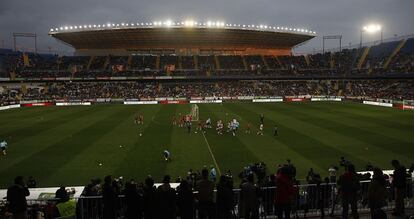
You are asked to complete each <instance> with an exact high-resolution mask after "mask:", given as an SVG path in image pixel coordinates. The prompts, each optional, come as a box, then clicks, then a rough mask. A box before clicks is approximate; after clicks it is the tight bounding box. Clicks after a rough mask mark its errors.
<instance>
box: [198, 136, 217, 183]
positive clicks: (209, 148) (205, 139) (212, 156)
mask: <svg viewBox="0 0 414 219" xmlns="http://www.w3.org/2000/svg"><path fill="white" fill-rule="evenodd" d="M201 133H202V134H203V137H204V141H205V142H206V145H207V148H208V151H209V152H210V155H211V158H213V162H214V165H215V166H216V167H217V172H218V173H219V175H220V176H221V171H220V167H219V165H218V164H217V161H216V158H215V157H214V154H213V151H211V147H210V144H209V143H208V141H207V138H206V136H205V135H204V132H203V131H201Z"/></svg>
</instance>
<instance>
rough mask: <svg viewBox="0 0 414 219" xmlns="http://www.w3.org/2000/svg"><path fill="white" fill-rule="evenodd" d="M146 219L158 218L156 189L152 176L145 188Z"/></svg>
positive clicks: (146, 181)
mask: <svg viewBox="0 0 414 219" xmlns="http://www.w3.org/2000/svg"><path fill="white" fill-rule="evenodd" d="M144 218H145V219H147V218H148V219H155V218H157V202H156V189H155V186H154V180H153V179H152V177H151V176H148V177H147V178H146V179H145V186H144Z"/></svg>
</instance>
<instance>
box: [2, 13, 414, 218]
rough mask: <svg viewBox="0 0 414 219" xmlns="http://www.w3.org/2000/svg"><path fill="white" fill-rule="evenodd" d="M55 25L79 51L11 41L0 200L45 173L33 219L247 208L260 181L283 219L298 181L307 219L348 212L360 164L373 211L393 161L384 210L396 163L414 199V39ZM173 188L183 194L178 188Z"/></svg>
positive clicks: (250, 29) (238, 213)
mask: <svg viewBox="0 0 414 219" xmlns="http://www.w3.org/2000/svg"><path fill="white" fill-rule="evenodd" d="M48 34H49V36H50V37H53V38H54V39H56V40H58V41H59V42H61V43H63V44H65V45H68V46H70V47H72V48H73V49H74V50H75V52H74V55H73V56H61V55H55V54H41V53H37V52H22V51H14V50H11V49H0V84H1V86H0V110H1V112H0V121H1V124H2V125H1V127H0V141H2V142H4V143H5V144H6V145H5V146H4V147H3V148H4V149H3V151H2V152H3V155H2V156H1V157H0V158H1V159H0V176H1V177H0V186H1V188H4V189H3V190H0V195H1V198H3V197H4V198H6V196H9V195H8V193H7V187H8V186H10V184H11V183H12V182H13V179H14V178H15V177H16V176H24V177H25V178H26V179H29V181H28V184H27V185H28V186H30V187H32V188H31V189H29V190H30V196H29V197H28V198H27V199H28V200H29V207H28V211H29V212H30V213H32V214H31V216H30V218H31V217H33V215H34V214H33V212H37V213H39V212H41V213H42V214H43V215H44V218H55V217H57V215H59V216H66V214H68V215H69V216H71V217H73V218H75V216H74V215H75V214H76V218H176V216H179V217H180V218H196V217H197V218H202V217H203V215H202V214H203V213H202V212H204V213H205V214H207V213H206V212H205V211H207V212H210V213H211V212H216V213H215V214H216V215H215V216H217V217H218V218H247V217H248V216H245V215H246V214H248V213H246V212H248V209H249V208H248V204H246V203H247V202H246V203H245V202H244V200H245V199H246V194H248V195H251V194H250V193H249V191H250V190H249V189H246V188H247V186H248V185H250V184H248V183H253V182H254V183H253V184H254V186H255V188H256V187H257V190H258V191H259V190H260V191H259V192H257V193H254V198H253V199H255V200H256V201H257V204H255V205H254V206H256V207H254V208H255V209H253V210H252V213H251V214H252V216H251V218H256V216H257V218H259V215H258V214H260V217H261V218H268V217H271V216H274V215H275V214H278V213H275V212H277V211H278V209H279V208H282V207H280V206H279V207H278V208H277V209H276V208H275V206H274V204H275V205H278V200H279V199H278V198H277V196H278V194H282V193H283V192H282V191H279V189H280V188H281V187H283V186H284V184H280V183H281V182H282V181H283V180H288V182H291V184H292V185H291V186H292V191H295V192H294V194H293V195H294V197H295V198H294V199H292V200H290V202H289V204H292V208H293V209H292V213H295V214H296V216H299V217H302V216H304V217H306V216H307V215H308V216H311V217H316V218H319V217H322V215H324V214H332V215H341V212H342V210H343V203H342V204H341V203H340V202H339V201H337V199H338V200H339V199H340V198H341V196H339V193H340V191H341V188H343V187H342V186H344V187H345V186H346V185H344V184H341V182H342V181H341V180H340V179H342V178H341V177H340V176H342V174H347V173H348V171H350V169H352V168H351V166H352V167H355V168H356V171H357V172H358V174H356V176H357V177H358V178H357V179H358V180H359V181H360V189H361V193H363V197H362V198H361V199H358V211H359V212H361V214H363V212H365V213H367V212H369V210H370V207H369V206H368V205H366V203H365V204H364V202H366V201H367V200H368V199H369V197H368V193H369V191H368V186H369V184H370V183H372V182H371V175H372V174H374V178H375V176H377V175H376V174H377V172H378V171H377V172H376V170H377V169H378V168H379V169H381V170H382V171H383V172H384V174H385V175H386V176H384V178H385V177H389V178H386V179H387V182H388V180H389V179H390V178H391V179H394V184H392V180H391V181H390V182H389V184H387V187H386V188H384V189H387V192H388V193H392V195H391V196H390V197H388V199H387V200H388V202H387V204H386V205H384V206H381V207H382V208H383V209H384V211H388V212H391V210H392V209H393V208H394V207H397V206H398V198H397V196H398V195H397V193H395V194H394V187H395V184H396V182H397V180H396V179H397V176H396V175H395V174H396V172H395V171H394V169H398V168H400V167H402V165H401V166H396V165H394V162H393V165H391V160H398V161H399V163H401V164H404V166H405V167H406V168H405V167H404V168H403V171H404V173H405V175H404V176H403V178H404V180H403V181H404V182H405V181H406V182H405V183H404V185H403V187H404V188H403V190H404V194H403V196H404V198H405V203H403V204H404V205H405V206H406V207H407V209H412V208H413V205H412V197H413V196H412V186H413V183H412V176H411V174H412V173H413V168H414V166H413V165H414V164H413V157H414V149H413V147H412V146H413V145H414V136H413V135H412V132H413V130H414V112H413V110H414V37H413V36H403V37H399V38H391V39H386V40H384V41H382V42H376V43H373V44H369V45H361V46H360V47H354V48H351V47H350V48H343V49H340V50H339V51H329V52H320V53H313V54H312V53H310V54H306V55H293V53H292V49H293V48H295V47H297V46H300V45H303V44H305V43H307V42H308V41H310V40H312V39H313V38H315V37H317V36H318V34H317V33H316V32H315V31H313V30H307V29H304V28H296V27H282V26H267V25H260V24H259V25H251V24H230V23H224V22H220V21H215V22H213V21H206V22H196V21H193V20H187V21H182V22H181V21H171V20H167V21H153V22H135V23H120V24H116V23H105V24H93V25H73V26H62V27H53V28H51V29H50V31H49V33H48ZM399 170H401V168H400V169H399ZM393 171H394V172H393ZM381 173H382V172H381ZM205 174H207V175H206V176H205ZM107 175H111V176H112V178H111V177H109V178H108V177H105V176H107ZM104 177H105V179H104ZM204 177H205V178H204ZM283 177H285V178H286V179H285V178H283ZM275 178H276V180H275ZM101 179H104V181H102V180H101ZM203 180H205V181H209V182H212V183H213V182H214V185H213V187H214V196H215V198H214V201H213V200H207V201H206V200H204V199H203V196H201V195H199V193H202V192H204V191H202V189H200V188H199V186H200V185H201V183H200V184H198V182H199V181H203ZM251 180H253V181H251ZM151 181H152V182H155V183H156V185H157V186H159V188H158V189H155V188H153V187H152V186H151ZM373 181H374V179H373ZM170 182H171V186H172V188H174V189H172V190H173V192H172V194H171V193H168V192H171V191H170V190H168V189H167V190H168V191H163V190H164V189H165V188H166V187H165V186H166V185H167V184H168V186H167V188H169V189H171V188H170V187H169V186H170ZM173 182H174V183H173ZM158 183H159V184H158ZM229 184H231V185H229ZM253 184H252V185H253ZM239 185H240V186H239ZM252 185H251V186H252ZM358 185H359V183H358ZM148 186H149V187H148ZM177 186H178V188H177ZM185 186H186V187H187V188H186V187H185ZM33 187H37V188H33ZM59 187H61V188H62V187H63V190H62V189H60V191H59V192H56V190H57V189H59ZM64 187H66V189H65V188H64ZM160 188H161V189H160ZM175 188H177V190H175ZM234 188H238V189H234ZM152 189H153V190H152ZM184 189H188V190H186V191H183V190H184ZM226 189H227V190H226ZM233 189H234V190H233ZM9 190H10V188H9ZM288 190H289V189H288ZM151 191H153V192H154V197H153V198H154V200H155V201H154V200H153V202H151V203H148V199H146V198H148V194H151V193H150V192H151ZM229 191H230V192H229ZM275 191H276V195H275ZM338 191H339V192H338ZM395 191H398V192H399V191H400V190H395ZM55 192H56V193H55ZM183 192H184V193H183ZM185 192H189V193H185ZM193 192H194V194H193ZM212 192H213V190H212ZM226 192H229V193H230V195H229V194H228V193H226ZM155 193H156V194H155ZM167 193H168V194H167ZM58 194H59V195H58ZM62 194H63V196H62ZM183 194H186V195H187V196H186V198H188V197H190V198H189V200H187V199H186V201H188V202H189V203H190V204H188V205H183V204H182V202H180V200H181V201H183V200H182V199H180V198H183ZM189 194H190V195H189ZM398 194H399V195H400V196H401V194H400V193H398ZM193 196H194V197H193ZM229 196H230V198H229ZM171 197H173V198H171ZM249 197H250V196H249ZM150 198H151V197H150ZM170 198H171V200H172V202H173V204H171V203H166V202H164V199H165V200H170ZM226 198H227V199H226ZM404 198H403V199H404ZM7 200H9V197H7ZM226 200H227V202H231V203H230V205H231V206H230V207H228V208H226V209H223V208H220V206H224V204H223V203H225V202H224V201H226ZM275 200H276V201H275ZM203 201H204V202H203ZM210 201H211V202H210ZM131 202H132V204H131ZM355 202H356V201H355ZM144 203H147V204H152V205H153V206H152V208H154V209H155V213H154V212H151V206H150V207H148V206H147V205H146V204H144ZM206 203H207V204H206ZM9 204H10V201H9ZM203 204H206V205H207V207H206V205H203ZM1 206H2V208H1V209H2V212H6V211H7V207H4V206H7V205H6V202H4V203H2V205H1ZM46 206H52V207H53V208H56V209H57V211H58V212H59V213H55V212H48V211H47V210H46ZM141 206H144V207H142V208H141ZM171 206H172V208H173V210H171ZM212 206H213V207H212ZM214 206H217V207H214ZM147 207H148V208H149V210H148V209H147ZM65 208H66V210H65V211H64V210H63V209H65ZM67 209H69V210H67ZM132 209H135V210H132ZM154 209H152V210H154ZM185 209H190V210H189V212H188V210H185ZM206 209H207V210H206ZM147 210H148V211H149V212H147ZM371 210H372V208H371ZM158 211H159V212H161V213H159V212H158ZM255 211H257V215H256V216H255ZM62 212H64V213H62ZM157 212H158V213H157ZM200 212H201V213H200ZM407 212H408V210H407ZM164 213H165V214H169V215H168V216H167V215H165V214H164ZM187 213H188V214H189V215H188V214H187ZM221 213H222V214H221ZM151 214H153V215H152V216H151ZM186 214H187V215H186ZM200 214H201V216H200ZM220 214H221V215H220ZM367 214H368V213H367ZM4 215H5V214H4ZM131 215H132V216H131ZM148 215H150V216H148ZM2 216H3V215H1V216H0V218H1V217H2ZM215 216H212V215H210V216H209V218H215ZM5 218H6V217H5ZM273 218H275V217H273Z"/></svg>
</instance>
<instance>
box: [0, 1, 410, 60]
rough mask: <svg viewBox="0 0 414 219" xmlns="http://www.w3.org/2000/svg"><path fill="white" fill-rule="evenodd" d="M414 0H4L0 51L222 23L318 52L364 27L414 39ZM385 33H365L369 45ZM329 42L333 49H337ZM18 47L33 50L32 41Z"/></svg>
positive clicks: (355, 38) (350, 39)
mask: <svg viewBox="0 0 414 219" xmlns="http://www.w3.org/2000/svg"><path fill="white" fill-rule="evenodd" d="M413 11H414V0H256V1H252V0H210V1H205V0H204V1H202V0H192V1H190V0H168V1H166V0H140V1H137V0H117V1H114V0H112V1H109V0H70V1H68V0H67V1H62V0H53V1H52V0H33V1H28V0H0V30H1V31H0V46H3V45H4V47H6V48H12V43H13V39H12V33H13V32H27V33H36V34H37V35H38V48H39V50H40V51H41V52H46V51H48V50H49V47H50V50H52V51H58V52H59V53H63V52H65V53H66V54H69V53H70V52H71V51H73V50H72V49H71V48H70V47H68V46H65V45H63V44H61V43H58V42H57V41H56V40H55V39H53V38H52V37H50V36H48V34H47V33H48V31H49V29H50V28H51V27H59V26H65V25H79V24H105V23H108V22H112V23H122V22H141V21H144V22H151V21H155V20H167V19H171V20H173V21H181V20H186V19H193V20H196V21H207V20H214V21H216V20H220V21H224V22H226V23H239V24H266V25H272V26H291V27H301V28H308V29H312V30H315V31H316V32H317V33H318V37H317V38H315V39H313V40H312V41H310V42H308V43H307V44H306V45H304V46H302V47H300V48H298V49H297V50H296V51H298V52H305V51H312V50H319V49H321V47H322V39H321V38H322V36H323V35H338V34H340V35H343V44H344V45H348V44H349V43H352V44H358V43H359V36H360V30H361V28H362V27H363V26H364V25H366V24H370V23H377V24H380V25H381V26H382V28H383V34H384V38H385V39H386V38H391V37H394V36H395V35H397V36H403V35H408V34H414V25H413V21H414V13H413ZM379 38H380V34H379V33H376V34H370V35H369V34H364V42H367V41H373V40H378V39H379ZM337 45H338V44H337V42H335V41H330V42H329V43H328V44H327V46H328V47H336V46H337ZM18 47H19V48H22V49H28V48H33V44H32V43H31V41H30V40H28V39H26V40H25V39H19V40H18Z"/></svg>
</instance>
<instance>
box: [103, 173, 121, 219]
mask: <svg viewBox="0 0 414 219" xmlns="http://www.w3.org/2000/svg"><path fill="white" fill-rule="evenodd" d="M117 198H118V194H117V192H116V188H114V186H113V183H112V177H111V176H106V177H105V179H104V184H103V186H102V199H103V216H104V218H105V219H113V218H116V204H117Z"/></svg>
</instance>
